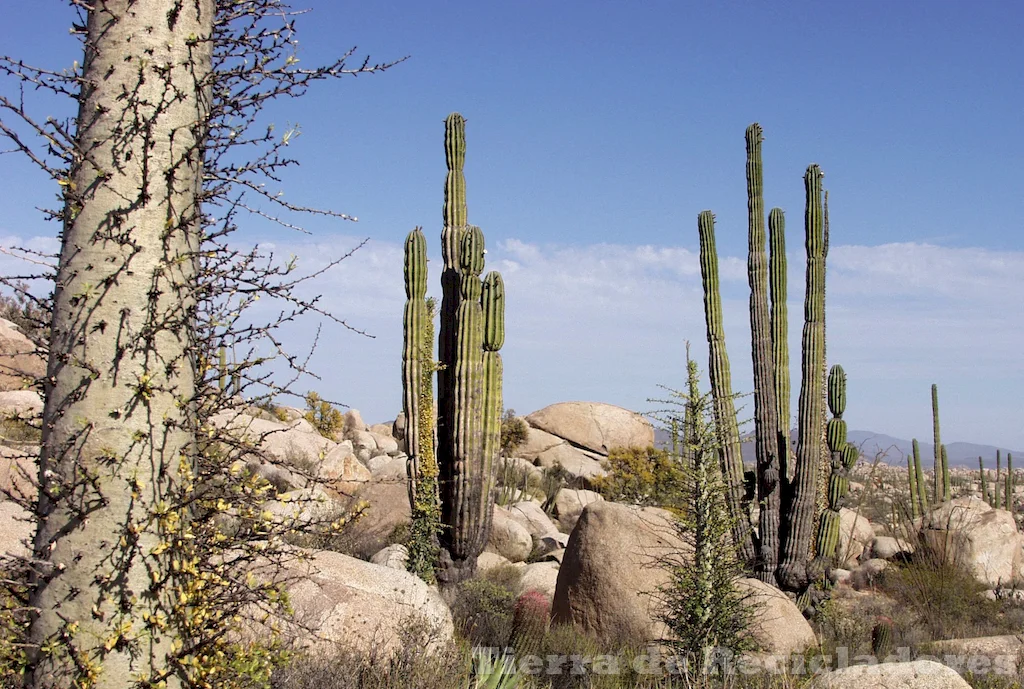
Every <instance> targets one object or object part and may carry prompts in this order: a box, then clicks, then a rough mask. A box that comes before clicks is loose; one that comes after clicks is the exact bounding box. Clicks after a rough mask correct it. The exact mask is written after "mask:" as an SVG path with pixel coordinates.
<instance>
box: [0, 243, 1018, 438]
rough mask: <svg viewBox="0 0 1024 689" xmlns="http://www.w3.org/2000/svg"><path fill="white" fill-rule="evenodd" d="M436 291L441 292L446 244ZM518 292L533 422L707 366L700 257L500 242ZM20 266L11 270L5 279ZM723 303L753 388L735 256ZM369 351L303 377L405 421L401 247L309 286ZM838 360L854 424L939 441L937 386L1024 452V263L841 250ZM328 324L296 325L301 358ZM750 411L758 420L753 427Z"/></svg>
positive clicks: (331, 250) (920, 250) (957, 428)
mask: <svg viewBox="0 0 1024 689" xmlns="http://www.w3.org/2000/svg"><path fill="white" fill-rule="evenodd" d="M358 241H359V240H358V239H355V238H352V237H332V238H331V239H329V240H319V241H316V240H314V239H309V240H306V239H303V238H299V239H297V240H296V241H287V242H285V241H277V242H276V243H275V244H276V246H275V250H276V252H277V254H278V255H279V256H280V257H281V258H282V259H287V257H288V255H289V254H295V255H297V256H298V257H299V266H300V269H301V270H305V271H313V270H317V269H319V268H321V267H323V266H324V265H326V263H327V261H329V260H330V258H331V257H336V256H339V255H342V254H344V253H345V252H346V251H348V250H349V249H351V248H352V247H353V246H355V245H356V244H357V243H358ZM431 248H432V249H433V250H435V251H436V253H435V255H432V256H431V261H430V272H431V275H430V293H431V294H433V295H434V296H439V292H440V289H439V279H438V276H439V274H440V267H441V260H440V254H439V250H437V242H436V241H433V238H431ZM487 260H488V268H489V269H490V268H495V269H498V270H501V271H502V273H503V275H504V277H505V283H506V290H507V294H508V307H507V308H508V312H507V315H506V320H507V332H508V335H507V338H506V344H505V348H504V349H503V351H502V354H503V357H504V359H505V397H506V404H507V405H508V406H514V407H516V408H517V410H519V411H520V412H527V411H532V410H533V409H536V408H539V407H541V406H544V405H546V404H549V403H552V402H556V401H562V400H569V399H592V400H599V401H607V402H611V403H615V404H620V405H623V406H626V407H630V408H634V409H638V410H648V409H651V408H652V407H653V406H654V405H652V404H649V403H648V402H647V399H648V398H649V397H662V396H663V391H662V390H660V389H659V388H658V385H659V384H666V385H669V386H672V387H681V386H682V380H683V376H684V372H685V355H684V345H683V343H684V340H687V339H689V340H690V341H691V343H692V354H693V356H694V358H696V359H697V361H698V362H699V363H700V364H701V366H702V368H703V367H704V366H705V365H706V362H707V349H706V339H705V338H706V336H705V328H704V313H703V292H702V288H701V280H700V270H699V263H698V256H697V254H696V253H695V251H694V250H691V249H687V248H682V247H657V246H626V245H612V244H593V245H580V246H569V245H556V244H551V245H536V244H528V243H525V242H522V241H519V240H514V239H513V240H508V241H506V242H503V243H500V244H498V245H497V246H492V247H491V248H490V251H489V252H488V254H487ZM7 265H8V264H7V263H0V266H2V267H3V268H4V269H5V270H6V269H7ZM789 268H790V274H789V290H790V291H789V317H790V347H791V379H792V383H793V390H794V402H793V412H794V413H795V411H796V399H795V396H796V394H797V393H798V390H799V377H800V371H799V366H800V358H799V347H800V334H801V329H802V325H803V289H804V280H803V268H804V260H803V256H802V254H800V253H791V254H790V255H789ZM720 274H721V279H722V293H723V301H724V303H723V309H724V318H725V328H726V336H727V343H728V346H729V353H730V356H731V364H732V373H733V384H734V388H735V389H736V390H737V391H749V390H750V389H751V385H752V383H751V375H750V368H751V364H750V344H749V342H750V339H749V315H748V298H749V291H748V288H747V283H746V257H745V256H743V257H735V256H734V257H723V258H722V260H721V266H720ZM303 290H304V293H305V294H310V295H312V294H318V295H322V301H321V303H322V305H323V306H324V307H326V308H327V309H328V310H329V311H331V312H333V313H334V314H336V315H338V316H339V317H342V318H345V319H346V320H347V321H348V322H349V323H350V324H352V325H353V326H355V327H358V328H361V329H365V330H367V331H368V332H370V333H371V334H373V335H374V336H375V339H367V338H363V337H359V336H357V335H354V334H351V333H348V332H347V331H345V330H344V329H342V328H339V327H335V326H331V325H327V324H325V325H324V329H323V332H322V334H321V338H320V343H319V349H318V352H317V353H316V355H315V356H314V359H313V368H314V369H315V370H318V371H319V372H320V373H321V375H322V377H323V380H322V381H310V382H308V383H300V385H299V386H298V389H299V390H300V391H304V390H305V389H317V390H320V391H321V392H323V393H324V394H325V395H326V396H328V397H330V398H332V399H335V400H338V401H341V402H344V403H347V404H350V405H352V406H355V407H358V408H359V409H361V410H362V411H363V413H364V418H367V420H368V421H370V422H373V421H380V420H384V419H386V418H388V417H393V415H394V414H395V413H396V412H397V411H398V409H399V406H400V400H401V381H400V372H399V366H400V364H399V361H400V352H401V313H402V308H403V304H404V300H405V294H404V289H403V285H402V246H401V244H400V243H397V242H378V241H371V242H369V243H368V244H367V245H366V246H364V247H363V248H362V249H360V250H359V251H358V252H356V254H355V255H354V256H352V257H351V258H349V259H347V260H345V261H343V262H341V263H340V264H339V265H337V266H334V267H333V268H330V269H329V270H328V271H327V272H326V273H325V274H324V275H323V276H321V277H320V278H318V279H317V280H316V281H314V282H311V283H309V284H307V285H306V286H305V287H303ZM827 294H828V296H827V304H828V313H827V318H828V355H829V356H828V358H829V360H830V361H833V362H840V363H842V364H843V365H844V368H845V369H846V371H847V374H848V376H849V381H850V382H849V405H848V410H847V418H848V419H849V422H850V423H851V425H852V426H853V427H855V428H865V429H871V430H874V431H877V432H884V433H889V434H892V435H897V436H902V437H909V436H914V435H916V436H919V437H926V436H929V435H930V432H931V430H930V429H931V408H930V401H929V400H930V397H929V386H930V384H931V383H933V382H935V383H938V384H939V388H940V397H941V407H942V415H943V417H942V427H943V434H944V438H947V439H949V440H950V441H952V440H965V441H974V442H990V443H993V444H996V443H998V444H1001V445H1004V446H1009V447H1016V448H1017V449H1024V426H1022V424H1021V416H1022V403H1021V402H1020V399H1021V398H1020V390H1021V389H1022V387H1024V363H1022V362H1024V357H1022V356H1021V354H1020V347H1021V343H1022V342H1024V318H1022V317H1021V316H1022V315H1024V309H1022V307H1021V304H1022V302H1024V253H1021V252H997V251H991V250H986V249H977V248H963V249H961V248H946V247H939V246H933V245H927V244H912V243H907V244H886V245H882V246H875V247H868V246H833V247H832V248H831V249H830V254H829V264H828V293H827ZM315 329H316V322H315V320H313V319H310V320H308V321H307V322H306V323H303V324H299V325H297V326H292V327H290V328H289V330H288V331H287V332H286V333H285V334H284V337H285V341H286V342H287V343H288V344H289V345H290V346H291V347H292V348H293V349H294V350H296V351H300V350H302V349H304V348H306V347H308V345H309V344H310V343H311V342H312V337H313V333H314V332H315ZM750 412H751V407H750V406H749V405H748V409H747V410H746V411H745V414H746V415H747V416H749V415H750Z"/></svg>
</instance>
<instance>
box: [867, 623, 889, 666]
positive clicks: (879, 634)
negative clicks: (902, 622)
mask: <svg viewBox="0 0 1024 689" xmlns="http://www.w3.org/2000/svg"><path fill="white" fill-rule="evenodd" d="M893 626H894V625H893V622H892V619H890V618H889V617H885V616H879V618H878V620H877V621H876V622H875V626H874V627H873V628H872V630H871V654H872V655H874V656H875V658H876V659H877V661H878V662H883V661H884V660H885V658H886V656H888V655H889V654H890V653H892V637H893Z"/></svg>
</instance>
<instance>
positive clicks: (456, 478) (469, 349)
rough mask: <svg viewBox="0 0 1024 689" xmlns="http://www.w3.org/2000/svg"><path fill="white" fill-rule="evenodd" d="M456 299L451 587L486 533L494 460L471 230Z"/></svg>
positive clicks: (478, 247)
mask: <svg viewBox="0 0 1024 689" xmlns="http://www.w3.org/2000/svg"><path fill="white" fill-rule="evenodd" d="M459 259H460V275H461V283H460V290H461V301H460V304H459V309H458V312H457V314H456V331H457V337H456V343H457V348H456V349H457V351H456V357H455V360H456V365H455V391H454V392H455V394H454V398H455V404H454V407H455V409H454V414H453V416H452V431H453V433H452V441H453V442H452V449H451V457H452V463H451V465H450V467H448V471H447V472H446V473H444V474H442V501H441V507H442V510H441V519H442V523H443V525H444V527H445V529H444V531H443V532H442V545H443V546H444V551H443V553H442V569H443V570H444V572H443V574H442V577H443V582H444V583H445V584H448V585H450V584H454V583H457V582H458V581H461V580H462V579H465V578H467V577H469V576H471V575H472V574H473V572H474V571H475V569H476V558H477V556H479V555H480V553H481V552H483V549H484V546H485V545H486V544H487V539H488V537H489V535H490V525H491V516H492V512H493V506H494V490H493V488H494V486H493V483H494V475H493V472H494V462H493V459H494V458H493V457H485V456H484V431H485V423H484V365H483V364H484V362H483V353H484V350H483V343H484V312H483V307H482V306H481V304H480V297H481V293H482V291H483V290H482V285H481V282H480V273H481V272H482V271H483V267H484V236H483V233H482V232H481V231H480V228H479V227H470V228H468V230H467V231H466V233H465V236H464V237H463V238H462V244H461V246H460V247H459Z"/></svg>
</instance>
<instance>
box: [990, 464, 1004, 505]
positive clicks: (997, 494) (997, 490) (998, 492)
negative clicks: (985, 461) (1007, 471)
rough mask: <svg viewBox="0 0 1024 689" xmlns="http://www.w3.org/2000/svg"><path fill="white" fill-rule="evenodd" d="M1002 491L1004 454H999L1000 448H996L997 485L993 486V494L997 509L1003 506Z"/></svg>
mask: <svg viewBox="0 0 1024 689" xmlns="http://www.w3.org/2000/svg"><path fill="white" fill-rule="evenodd" d="M1002 493H1003V456H1002V455H1001V454H999V450H996V485H994V486H993V487H992V494H993V497H994V498H995V501H996V504H995V505H993V507H995V508H996V509H997V510H998V509H1000V508H1001V507H1002Z"/></svg>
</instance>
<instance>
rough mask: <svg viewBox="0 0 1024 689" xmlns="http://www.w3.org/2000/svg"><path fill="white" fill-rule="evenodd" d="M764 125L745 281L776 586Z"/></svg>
mask: <svg viewBox="0 0 1024 689" xmlns="http://www.w3.org/2000/svg"><path fill="white" fill-rule="evenodd" d="M762 139H763V132H762V130H761V125H759V124H757V123H754V124H752V125H750V126H749V127H747V133H746V141H747V244H748V253H747V281H748V283H749V284H750V344H751V358H752V360H753V364H754V426H755V433H754V438H755V440H754V451H755V455H756V459H757V503H758V505H759V506H760V512H759V526H760V528H759V529H758V532H759V534H760V547H761V558H759V559H758V562H757V567H756V570H755V571H756V573H757V577H758V579H760V580H761V581H763V582H765V583H769V584H774V583H775V566H776V564H777V562H778V556H777V555H776V553H778V550H779V509H780V506H781V503H782V482H781V480H780V478H779V476H780V474H779V472H780V460H779V454H780V450H781V451H783V452H785V451H788V448H787V447H785V446H781V447H780V438H779V433H778V427H779V419H778V412H777V410H776V405H777V398H776V390H775V361H774V358H773V352H772V329H771V325H772V324H771V314H770V311H769V307H768V259H767V257H766V256H765V248H764V245H765V228H764V182H763V172H762V163H761V141H762Z"/></svg>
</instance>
